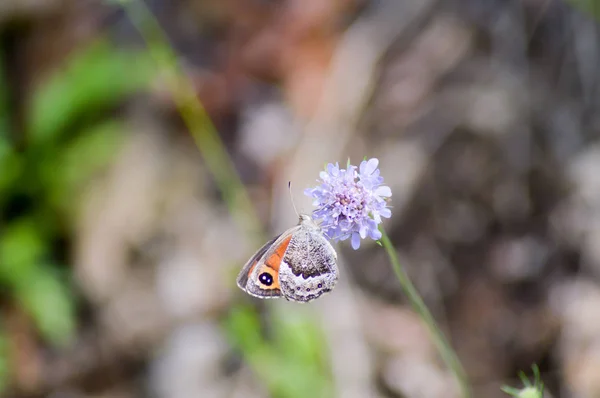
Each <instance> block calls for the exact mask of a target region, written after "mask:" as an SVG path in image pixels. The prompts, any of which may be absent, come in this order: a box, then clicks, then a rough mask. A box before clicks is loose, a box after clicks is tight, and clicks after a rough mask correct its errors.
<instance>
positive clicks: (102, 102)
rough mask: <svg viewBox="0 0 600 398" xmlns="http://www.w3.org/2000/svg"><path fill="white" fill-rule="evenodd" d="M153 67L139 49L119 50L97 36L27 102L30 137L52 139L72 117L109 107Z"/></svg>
mask: <svg viewBox="0 0 600 398" xmlns="http://www.w3.org/2000/svg"><path fill="white" fill-rule="evenodd" d="M152 75H153V67H152V63H151V62H150V60H149V58H148V57H147V56H146V55H145V54H144V53H141V52H135V51H131V50H127V51H125V50H119V49H116V48H114V47H112V46H111V45H110V44H109V43H108V42H107V41H105V40H98V41H97V42H95V43H93V44H92V45H89V46H88V47H86V48H84V49H83V50H81V51H79V52H77V53H75V54H74V55H73V56H72V57H71V58H70V60H69V61H68V62H67V64H66V65H65V67H64V69H63V70H62V71H61V72H60V73H57V74H55V75H54V76H53V77H52V78H51V79H50V80H49V81H48V82H46V83H45V84H44V85H43V86H42V87H41V88H40V89H39V90H38V92H37V93H36V95H35V96H34V101H33V103H32V105H31V110H30V114H31V124H30V137H29V138H30V140H31V142H32V143H33V144H40V143H48V142H52V141H54V140H56V139H58V138H60V137H61V135H62V134H64V133H65V131H66V128H67V127H68V126H69V124H70V123H72V122H73V121H74V120H80V119H81V118H82V117H85V116H89V113H90V112H91V111H92V110H93V112H96V113H97V112H98V111H99V110H101V109H110V107H112V106H114V105H116V104H117V103H118V102H120V101H121V100H123V98H124V97H125V96H127V95H130V94H132V93H134V92H136V91H138V90H140V89H142V88H144V87H146V86H148V84H149V83H150V79H151V77H152Z"/></svg>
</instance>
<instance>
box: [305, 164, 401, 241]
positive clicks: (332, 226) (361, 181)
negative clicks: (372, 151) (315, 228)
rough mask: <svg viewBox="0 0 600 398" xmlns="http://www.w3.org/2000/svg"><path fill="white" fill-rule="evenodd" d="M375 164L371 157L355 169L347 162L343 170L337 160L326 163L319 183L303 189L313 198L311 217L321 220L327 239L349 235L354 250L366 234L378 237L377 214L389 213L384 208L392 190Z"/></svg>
mask: <svg viewBox="0 0 600 398" xmlns="http://www.w3.org/2000/svg"><path fill="white" fill-rule="evenodd" d="M378 164H379V160H377V159H375V158H373V159H369V160H364V161H362V162H361V164H360V166H359V167H358V168H357V167H356V166H352V165H350V164H348V166H347V169H340V166H339V165H338V164H337V163H336V164H335V165H333V164H331V163H329V164H328V165H327V167H326V170H325V171H322V172H321V173H320V175H319V177H320V178H319V179H318V180H317V181H318V182H319V185H317V186H316V187H314V188H308V189H306V190H305V191H304V194H305V195H307V196H310V197H312V198H313V199H314V201H313V205H314V206H316V207H317V209H316V210H315V211H313V217H314V218H315V219H318V220H322V224H321V228H322V229H323V233H324V234H325V235H326V236H327V237H328V238H329V239H333V240H346V239H348V238H351V242H352V248H354V249H355V250H356V249H358V248H359V247H360V240H361V239H365V238H366V237H367V236H368V237H370V238H371V239H373V240H379V239H380V238H381V232H380V231H379V229H378V225H379V224H380V223H381V217H385V218H389V217H391V215H392V212H391V210H390V209H389V208H388V207H387V199H388V198H390V197H391V196H392V191H391V189H390V187H388V186H386V185H382V184H383V177H381V176H380V175H379V174H380V173H379V169H378V168H377V165H378Z"/></svg>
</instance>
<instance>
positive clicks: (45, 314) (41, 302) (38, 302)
mask: <svg viewBox="0 0 600 398" xmlns="http://www.w3.org/2000/svg"><path fill="white" fill-rule="evenodd" d="M15 296H16V297H17V299H18V300H19V302H20V303H21V305H23V307H24V308H25V309H26V310H27V312H29V314H31V316H32V318H33V320H34V321H35V323H36V325H37V327H38V329H39V330H40V332H41V333H42V336H44V337H45V338H46V339H47V340H48V341H50V342H51V343H53V344H56V345H65V344H67V343H69V342H70V341H72V339H73V337H74V335H75V309H74V304H73V298H72V297H71V295H70V291H69V288H68V286H67V285H66V283H64V282H63V281H62V280H60V279H59V278H58V276H57V275H56V274H54V273H53V272H51V269H50V267H49V266H48V265H38V266H37V267H36V272H35V273H34V274H33V275H32V276H31V278H30V279H29V280H28V281H27V283H22V284H19V285H18V286H17V288H16V290H15Z"/></svg>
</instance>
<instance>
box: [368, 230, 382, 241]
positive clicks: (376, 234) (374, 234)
mask: <svg viewBox="0 0 600 398" xmlns="http://www.w3.org/2000/svg"><path fill="white" fill-rule="evenodd" d="M369 232H370V233H369V237H370V238H371V239H373V240H379V239H381V236H382V234H381V231H380V230H378V229H377V228H375V229H371V230H370V231H369Z"/></svg>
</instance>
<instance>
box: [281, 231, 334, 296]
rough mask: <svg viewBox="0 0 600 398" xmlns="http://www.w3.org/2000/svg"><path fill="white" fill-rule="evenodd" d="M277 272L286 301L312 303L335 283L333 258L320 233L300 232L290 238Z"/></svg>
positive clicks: (325, 239)
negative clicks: (287, 248)
mask: <svg viewBox="0 0 600 398" xmlns="http://www.w3.org/2000/svg"><path fill="white" fill-rule="evenodd" d="M289 248H290V250H287V252H286V253H285V255H284V256H283V261H282V262H281V267H280V271H279V282H280V284H281V286H280V290H281V291H282V294H283V296H285V298H286V299H288V300H291V301H298V302H308V301H312V300H314V299H316V298H318V297H320V296H321V295H323V294H325V293H328V292H330V291H331V290H333V288H334V287H335V285H336V283H337V280H338V273H339V271H338V265H337V254H336V252H335V249H334V248H333V246H331V243H329V241H328V240H327V238H325V236H324V235H323V234H322V232H321V231H320V230H318V229H315V228H303V229H301V230H300V231H298V232H297V233H295V234H294V236H293V238H292V240H291V242H290V243H289Z"/></svg>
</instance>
